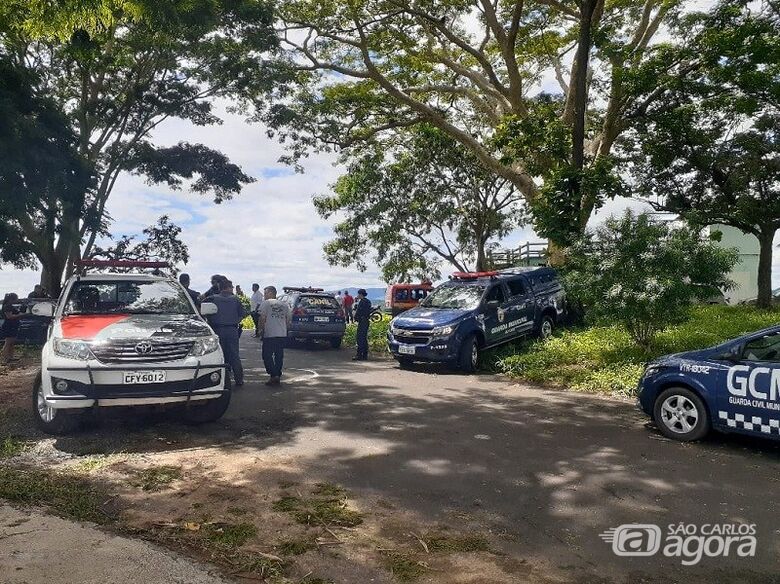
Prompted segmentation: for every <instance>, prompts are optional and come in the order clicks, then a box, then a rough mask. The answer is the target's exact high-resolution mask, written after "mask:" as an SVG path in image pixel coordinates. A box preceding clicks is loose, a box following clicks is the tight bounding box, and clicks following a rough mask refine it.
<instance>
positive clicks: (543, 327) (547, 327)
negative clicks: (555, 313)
mask: <svg viewBox="0 0 780 584" xmlns="http://www.w3.org/2000/svg"><path fill="white" fill-rule="evenodd" d="M554 330H555V321H554V320H553V318H552V317H551V316H550V315H549V314H546V315H544V316H543V317H542V322H540V323H539V338H540V339H542V340H543V341H546V340H547V339H549V338H550V337H551V336H552V334H553V331H554Z"/></svg>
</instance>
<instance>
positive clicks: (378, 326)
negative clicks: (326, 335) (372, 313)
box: [344, 318, 390, 353]
mask: <svg viewBox="0 0 780 584" xmlns="http://www.w3.org/2000/svg"><path fill="white" fill-rule="evenodd" d="M389 327H390V319H389V318H383V319H382V320H381V321H379V322H370V323H369V324H368V348H369V350H371V352H372V353H387V329H388V328H389ZM356 335H357V324H355V323H354V322H351V323H349V324H348V325H347V331H346V333H345V334H344V344H345V345H346V346H347V347H356V346H357V343H356Z"/></svg>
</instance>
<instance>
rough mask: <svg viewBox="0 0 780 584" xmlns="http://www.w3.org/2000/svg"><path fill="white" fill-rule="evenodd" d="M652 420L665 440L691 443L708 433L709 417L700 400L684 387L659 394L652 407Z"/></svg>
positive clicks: (673, 388) (672, 388) (671, 388)
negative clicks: (671, 439) (670, 439)
mask: <svg viewBox="0 0 780 584" xmlns="http://www.w3.org/2000/svg"><path fill="white" fill-rule="evenodd" d="M653 420H654V421H655V425H656V426H657V427H658V430H659V431H660V432H661V434H663V435H664V436H666V437H667V438H673V439H674V440H680V441H682V442H692V441H694V440H701V439H702V438H704V437H705V436H706V435H707V433H708V432H709V431H710V415H709V412H708V411H707V407H706V406H705V405H704V402H703V401H702V400H701V398H700V397H699V396H698V395H696V394H695V393H693V392H692V391H691V390H690V389H687V388H685V387H670V388H669V389H666V390H664V391H662V392H661V395H659V396H658V398H657V399H656V400H655V406H654V407H653Z"/></svg>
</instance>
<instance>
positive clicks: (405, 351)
mask: <svg viewBox="0 0 780 584" xmlns="http://www.w3.org/2000/svg"><path fill="white" fill-rule="evenodd" d="M416 349H417V347H415V346H414V345H398V352H399V353H401V355H414V352H415V350H416Z"/></svg>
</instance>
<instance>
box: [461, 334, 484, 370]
mask: <svg viewBox="0 0 780 584" xmlns="http://www.w3.org/2000/svg"><path fill="white" fill-rule="evenodd" d="M477 365H479V343H478V342H477V336H476V335H469V336H468V337H466V339H465V340H464V341H463V344H462V345H461V347H460V353H458V367H459V368H460V370H461V371H463V372H464V373H474V372H475V371H476V370H477Z"/></svg>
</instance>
